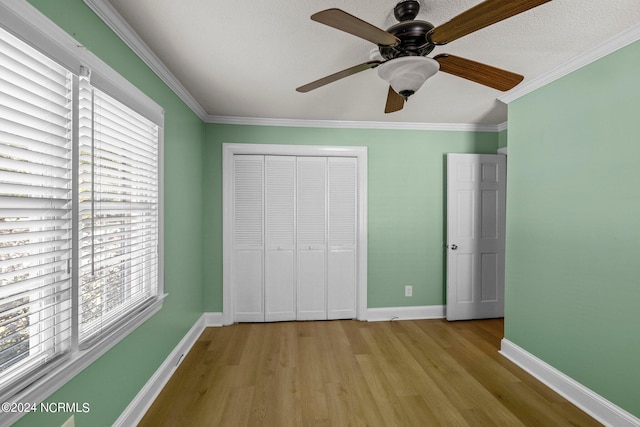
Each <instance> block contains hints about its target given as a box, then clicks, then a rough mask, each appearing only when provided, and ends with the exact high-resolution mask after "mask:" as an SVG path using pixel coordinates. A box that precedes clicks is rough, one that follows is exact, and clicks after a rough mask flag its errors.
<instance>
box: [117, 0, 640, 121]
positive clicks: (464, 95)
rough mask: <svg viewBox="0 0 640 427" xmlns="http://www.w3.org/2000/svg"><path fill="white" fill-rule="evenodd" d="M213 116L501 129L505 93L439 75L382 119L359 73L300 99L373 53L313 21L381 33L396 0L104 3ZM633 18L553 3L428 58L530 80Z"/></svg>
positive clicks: (443, 14)
mask: <svg viewBox="0 0 640 427" xmlns="http://www.w3.org/2000/svg"><path fill="white" fill-rule="evenodd" d="M107 1H108V2H109V3H110V4H111V5H112V6H113V7H114V8H115V9H116V10H117V11H118V13H119V14H120V15H121V16H122V18H123V19H124V21H126V22H127V23H128V24H129V25H130V26H131V27H132V28H133V29H134V30H135V32H136V33H137V34H138V36H139V37H140V38H141V39H142V40H143V41H144V42H145V43H146V44H147V45H148V46H149V48H150V49H151V50H152V51H153V52H154V53H155V55H156V56H157V57H158V58H159V59H160V60H161V61H162V62H163V63H164V65H165V66H166V67H167V68H168V69H169V70H170V71H171V73H172V74H173V75H174V76H175V77H176V78H177V79H178V80H179V81H180V82H181V83H182V85H183V86H184V87H185V88H186V90H187V91H188V92H189V93H190V94H191V95H192V96H193V98H195V99H196V100H197V102H198V103H199V104H200V106H201V107H202V108H203V109H204V110H205V111H206V113H207V114H208V115H210V116H222V117H225V116H226V117H248V118H273V119H302V120H334V121H369V122H409V123H438V124H450V123H464V124H487V125H493V124H499V123H503V122H504V121H506V106H505V105H504V104H502V103H501V102H499V101H497V100H496V97H498V96H500V95H501V94H502V92H499V91H497V90H495V89H491V88H487V87H484V86H481V85H479V84H476V83H472V82H470V81H467V80H464V79H461V78H458V77H455V76H451V75H448V74H445V73H442V72H441V73H438V74H436V75H435V76H434V77H433V78H431V79H430V80H428V81H427V82H426V83H425V84H424V86H423V87H422V88H421V89H420V90H419V91H418V92H417V93H416V94H415V95H413V96H412V97H411V98H409V101H408V102H407V103H406V104H405V107H404V110H402V111H399V112H397V113H392V114H384V112H383V110H384V104H385V101H386V95H387V89H388V85H387V83H386V82H385V81H383V80H382V79H380V78H379V77H378V75H377V73H376V70H375V69H373V70H367V71H364V72H362V73H359V74H356V75H353V76H350V77H348V78H345V79H343V80H340V81H338V82H335V83H332V84H330V85H327V86H324V87H322V88H319V89H316V90H314V91H312V92H309V93H298V92H296V91H295V88H296V87H298V86H300V85H302V84H305V83H308V82H310V81H312V80H315V79H317V78H320V77H323V76H325V75H328V74H331V73H334V72H336V71H340V70H342V69H345V68H348V67H350V66H352V65H356V64H359V63H361V62H365V61H367V60H369V59H370V55H371V51H372V49H375V46H374V45H372V44H371V43H369V42H367V41H365V40H362V39H360V38H357V37H354V36H351V35H349V34H346V33H343V32H341V31H338V30H336V29H333V28H330V27H327V26H325V25H322V24H319V23H317V22H313V21H311V20H310V19H309V17H310V15H311V14H313V13H315V12H317V11H319V10H323V9H327V8H331V7H337V8H341V9H343V10H345V11H347V12H349V13H351V14H353V15H356V16H357V17H359V18H361V19H363V20H365V21H368V22H370V23H372V24H374V25H376V26H379V27H381V28H388V27H389V26H391V25H393V24H394V23H395V22H396V21H395V19H394V18H393V13H392V10H393V7H394V6H395V4H396V2H397V1H395V0H368V1H364V0H361V1H356V0H334V1H331V2H329V1H311V0H300V1H291V0H269V1H261V2H249V3H246V2H232V1H219V0H181V1H175V0H135V1H131V0H105V2H107ZM478 3H479V1H478V0H423V1H421V4H422V9H421V12H420V15H419V16H418V18H417V19H422V20H426V21H429V22H431V23H433V24H434V25H436V26H437V25H439V24H441V23H444V22H446V21H448V20H449V19H451V18H452V17H453V16H455V15H457V14H459V13H461V12H463V11H465V10H466V9H468V8H470V7H472V6H474V5H476V4H478ZM639 22H640V1H638V0H607V1H602V0H552V1H550V2H549V3H546V4H544V5H542V6H539V7H537V8H535V9H533V10H530V11H528V12H525V13H523V14H521V15H518V16H516V17H513V18H510V19H508V20H506V21H502V22H499V23H497V24H494V25H492V26H490V27H488V28H485V29H482V30H479V31H477V32H475V33H472V34H470V35H468V36H466V37H464V38H461V39H459V40H456V41H453V42H451V43H449V44H447V45H445V46H439V47H436V49H435V50H434V51H433V52H432V53H431V54H430V55H429V56H431V57H433V56H434V55H436V54H439V53H450V54H455V55H458V56H462V57H465V58H468V59H472V60H475V61H479V62H483V63H486V64H489V65H493V66H496V67H499V68H504V69H507V70H509V71H513V72H516V73H519V74H522V75H524V76H525V80H524V82H523V83H522V84H525V83H526V82H527V81H530V80H531V79H533V78H535V77H537V76H539V75H541V74H543V73H545V72H548V71H550V70H552V69H554V68H556V67H558V66H560V65H562V64H563V63H566V62H567V61H568V60H570V59H572V58H574V57H576V56H578V55H581V54H584V53H586V52H588V51H589V50H591V49H593V48H594V46H597V45H598V44H600V43H602V42H604V41H606V40H607V39H609V38H611V37H613V36H615V35H617V34H619V33H621V32H622V31H624V30H626V29H628V28H630V27H633V26H634V25H637V24H638V23H639Z"/></svg>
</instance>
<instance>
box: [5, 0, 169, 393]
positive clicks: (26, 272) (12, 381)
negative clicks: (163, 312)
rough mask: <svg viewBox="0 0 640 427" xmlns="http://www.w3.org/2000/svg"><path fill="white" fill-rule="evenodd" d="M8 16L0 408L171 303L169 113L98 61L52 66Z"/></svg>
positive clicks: (65, 57)
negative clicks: (166, 216) (164, 159)
mask: <svg viewBox="0 0 640 427" xmlns="http://www.w3.org/2000/svg"><path fill="white" fill-rule="evenodd" d="M4 7H5V6H0V8H4ZM0 12H3V13H4V11H2V10H0ZM2 19H3V18H0V390H1V391H0V400H2V401H4V400H7V399H10V398H15V397H16V396H18V395H19V396H22V397H24V396H27V395H28V393H30V391H29V386H30V385H31V384H35V382H36V381H38V383H39V384H41V383H42V382H43V381H47V379H48V378H50V377H51V378H53V377H55V376H56V375H58V376H59V377H60V378H62V377H63V376H64V375H62V374H61V373H60V372H62V371H64V370H66V369H67V368H69V367H70V366H72V365H74V364H75V366H76V369H75V370H76V371H77V370H79V368H78V367H77V366H78V365H79V364H83V365H84V366H86V365H87V364H88V363H91V361H92V360H94V359H95V358H97V357H98V356H99V355H100V354H102V352H104V351H105V348H106V346H108V345H113V344H114V343H115V342H117V340H119V339H121V338H122V337H123V336H125V335H126V333H128V331H129V330H131V329H132V328H133V327H135V326H137V325H138V324H139V323H141V322H142V321H144V320H145V319H146V318H148V317H149V316H150V315H151V314H153V313H154V312H156V311H157V310H158V309H159V308H160V304H161V300H162V297H163V295H162V280H161V277H162V274H161V262H160V260H161V240H162V239H161V237H162V236H161V229H162V227H161V211H162V209H161V193H162V191H161V167H160V166H161V155H162V147H161V145H162V112H161V110H160V109H159V107H157V106H156V105H155V104H153V103H152V102H150V100H149V101H148V100H147V99H146V98H144V99H142V100H140V99H141V97H140V92H139V91H136V90H134V89H135V88H134V89H131V88H129V87H128V86H127V84H128V82H126V83H123V81H122V80H118V81H116V82H113V81H112V80H110V78H111V79H113V76H112V75H111V74H110V73H113V72H112V71H111V70H110V69H108V70H107V72H105V70H106V68H105V67H106V66H104V65H103V64H102V63H98V62H96V61H98V60H97V59H96V58H95V57H89V60H88V61H87V60H86V57H85V58H78V57H76V56H73V55H68V54H67V53H68V52H67V53H65V54H64V55H62V57H63V59H61V60H60V61H58V60H52V59H51V58H50V57H49V55H44V54H43V53H41V52H40V51H38V50H36V49H35V48H33V47H32V46H31V45H28V44H26V43H25V42H23V41H22V40H20V39H19V38H17V37H16V36H14V35H12V34H10V33H9V32H8V31H5V29H3V28H2V24H3V22H2ZM7 20H10V18H7ZM43 31H44V30H43ZM26 33H27V34H31V33H29V32H26ZM34 44H36V45H38V43H34ZM85 55H88V54H86V53H85ZM53 56H54V57H55V55H53ZM68 58H73V61H69V60H68ZM83 59H85V60H83ZM87 62H89V63H90V66H87V65H83V66H79V65H78V64H81V63H87ZM95 64H97V65H96V66H95V68H97V69H98V71H97V72H96V71H93V70H92V67H91V65H95ZM94 73H95V74H94ZM92 74H94V76H93V77H92ZM116 79H122V78H121V77H119V76H117V77H116ZM131 93H133V94H134V95H131ZM149 112H151V113H149ZM105 343H108V344H105ZM70 371H73V369H71V370H70ZM66 379H68V378H66ZM56 381H58V383H64V381H66V380H56ZM47 389H48V390H49V391H51V390H52V388H51V387H47ZM25 390H26V391H25ZM25 393H27V394H25ZM31 393H32V394H31V395H29V396H30V397H31V398H32V399H33V400H35V399H36V398H38V394H37V393H35V394H34V393H33V392H31ZM44 397H46V395H44V396H40V398H44ZM32 399H30V400H28V401H33V400H32ZM14 400H15V399H14Z"/></svg>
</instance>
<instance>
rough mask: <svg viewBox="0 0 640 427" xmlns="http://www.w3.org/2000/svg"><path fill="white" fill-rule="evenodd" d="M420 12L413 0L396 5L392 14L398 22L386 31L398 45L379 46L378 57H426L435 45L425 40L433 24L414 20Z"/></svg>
mask: <svg viewBox="0 0 640 427" xmlns="http://www.w3.org/2000/svg"><path fill="white" fill-rule="evenodd" d="M419 11H420V3H419V2H417V1H414V0H407V1H401V2H400V3H398V4H397V5H396V7H395V8H394V10H393V14H394V16H395V17H396V19H398V21H400V22H399V23H398V24H395V25H393V26H391V27H390V28H388V29H387V32H389V33H391V34H393V35H394V36H396V37H397V38H398V39H400V43H397V44H395V45H392V46H380V47H379V50H380V55H382V57H383V58H384V59H387V60H388V59H394V58H398V57H401V56H426V55H428V54H429V53H430V52H431V51H432V50H433V48H434V47H435V45H434V44H433V43H431V42H430V41H429V40H428V39H427V33H428V32H429V31H431V30H432V29H433V24H431V23H430V22H427V21H420V20H415V17H416V16H417V15H418V12H419Z"/></svg>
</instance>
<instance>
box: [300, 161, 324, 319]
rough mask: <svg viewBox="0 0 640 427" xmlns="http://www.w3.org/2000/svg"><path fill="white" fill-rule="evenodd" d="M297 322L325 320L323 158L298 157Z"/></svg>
mask: <svg viewBox="0 0 640 427" xmlns="http://www.w3.org/2000/svg"><path fill="white" fill-rule="evenodd" d="M297 201H298V306H297V318H298V320H323V319H326V318H327V219H326V217H327V214H326V212H327V159H326V158H325V157H299V158H298V199H297Z"/></svg>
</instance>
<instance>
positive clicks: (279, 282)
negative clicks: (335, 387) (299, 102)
mask: <svg viewBox="0 0 640 427" xmlns="http://www.w3.org/2000/svg"><path fill="white" fill-rule="evenodd" d="M232 167H233V171H232V173H231V183H230V189H231V198H230V199H231V205H232V206H230V207H231V225H232V228H233V229H232V232H231V246H232V250H231V260H230V268H231V276H230V280H231V287H232V290H233V311H234V321H236V322H264V321H266V322H272V321H286V320H323V319H351V318H355V317H356V314H357V311H356V294H357V292H356V289H357V287H356V283H357V264H358V263H357V259H358V258H357V249H358V248H357V233H358V182H357V181H358V178H357V177H358V171H357V167H358V162H357V158H355V157H322V156H292V155H244V154H236V155H233V162H232Z"/></svg>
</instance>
